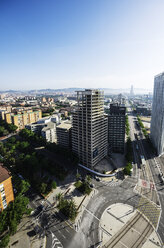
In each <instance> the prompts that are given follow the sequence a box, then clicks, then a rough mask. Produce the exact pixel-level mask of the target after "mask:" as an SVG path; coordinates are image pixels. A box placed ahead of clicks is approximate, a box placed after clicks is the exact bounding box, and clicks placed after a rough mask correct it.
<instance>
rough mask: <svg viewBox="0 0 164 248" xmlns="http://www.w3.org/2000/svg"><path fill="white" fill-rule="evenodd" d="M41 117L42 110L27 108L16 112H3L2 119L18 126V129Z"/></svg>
mask: <svg viewBox="0 0 164 248" xmlns="http://www.w3.org/2000/svg"><path fill="white" fill-rule="evenodd" d="M40 118H42V111H41V110H37V111H33V110H28V111H23V112H18V113H5V114H4V120H5V121H6V122H7V123H12V124H14V125H16V126H17V127H18V129H23V128H25V125H28V124H31V123H34V122H36V121H38V120H39V119H40Z"/></svg>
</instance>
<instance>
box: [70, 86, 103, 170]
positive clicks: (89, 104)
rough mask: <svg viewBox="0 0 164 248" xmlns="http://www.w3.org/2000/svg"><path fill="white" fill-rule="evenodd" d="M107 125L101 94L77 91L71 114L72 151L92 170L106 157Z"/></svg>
mask: <svg viewBox="0 0 164 248" xmlns="http://www.w3.org/2000/svg"><path fill="white" fill-rule="evenodd" d="M107 125H108V119H107V117H105V116H104V94H103V92H102V91H100V90H90V89H86V90H85V91H77V110H76V111H75V113H73V127H72V150H73V152H74V153H75V154H77V156H78V158H79V162H80V163H81V164H83V165H84V166H87V167H90V168H93V167H94V166H95V165H96V164H97V163H98V162H99V161H101V160H102V159H103V158H104V157H105V156H106V155H107V142H108V135H107Z"/></svg>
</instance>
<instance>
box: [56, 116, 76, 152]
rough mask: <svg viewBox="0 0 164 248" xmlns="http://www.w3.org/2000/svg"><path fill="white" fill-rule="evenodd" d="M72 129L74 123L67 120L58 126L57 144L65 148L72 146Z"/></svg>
mask: <svg viewBox="0 0 164 248" xmlns="http://www.w3.org/2000/svg"><path fill="white" fill-rule="evenodd" d="M71 129H72V124H71V123H70V122H69V121H65V122H63V123H61V124H60V125H58V126H57V127H56V134H57V144H58V145H60V146H62V147H64V148H67V149H69V148H71Z"/></svg>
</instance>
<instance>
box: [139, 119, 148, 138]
mask: <svg viewBox="0 0 164 248" xmlns="http://www.w3.org/2000/svg"><path fill="white" fill-rule="evenodd" d="M137 120H138V123H139V125H140V127H141V129H142V132H143V134H144V136H145V138H147V139H148V138H149V135H148V132H147V130H146V129H145V127H144V125H143V123H142V121H141V118H140V117H139V115H137Z"/></svg>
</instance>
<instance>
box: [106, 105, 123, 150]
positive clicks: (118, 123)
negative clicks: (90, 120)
mask: <svg viewBox="0 0 164 248" xmlns="http://www.w3.org/2000/svg"><path fill="white" fill-rule="evenodd" d="M125 112H126V108H125V107H123V106H121V105H119V104H118V103H115V104H110V112H109V115H108V144H109V147H108V153H109V154H110V153H112V152H119V153H123V152H124V145H125Z"/></svg>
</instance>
